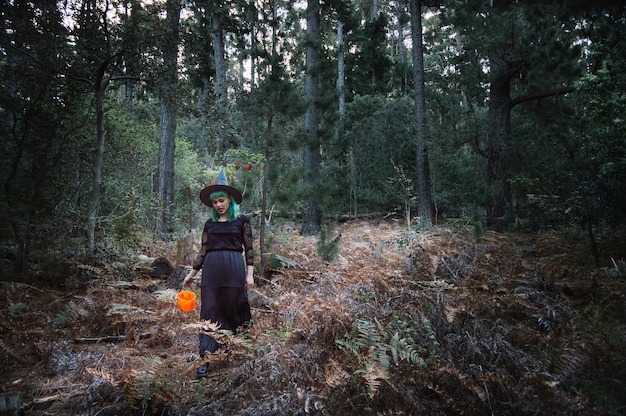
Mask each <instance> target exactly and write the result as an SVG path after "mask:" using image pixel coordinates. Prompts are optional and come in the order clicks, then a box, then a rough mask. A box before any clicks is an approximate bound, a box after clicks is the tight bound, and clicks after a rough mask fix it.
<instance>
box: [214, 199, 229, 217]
mask: <svg viewBox="0 0 626 416" xmlns="http://www.w3.org/2000/svg"><path fill="white" fill-rule="evenodd" d="M211 201H212V202H213V208H215V210H216V211H217V213H218V214H220V216H222V215H225V214H226V213H227V212H228V207H230V198H229V197H227V196H220V197H218V198H214V199H212V200H211Z"/></svg>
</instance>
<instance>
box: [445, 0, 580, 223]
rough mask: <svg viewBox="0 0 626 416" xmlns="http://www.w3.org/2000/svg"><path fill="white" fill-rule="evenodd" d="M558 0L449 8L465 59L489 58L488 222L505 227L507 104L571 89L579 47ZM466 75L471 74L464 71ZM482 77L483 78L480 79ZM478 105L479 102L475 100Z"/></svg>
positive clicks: (509, 196)
mask: <svg viewBox="0 0 626 416" xmlns="http://www.w3.org/2000/svg"><path fill="white" fill-rule="evenodd" d="M564 7H565V6H562V5H560V4H557V3H546V4H543V3H542V4H534V3H532V4H530V3H519V2H493V3H492V6H489V5H487V4H486V3H485V2H480V1H477V0H476V1H472V2H463V4H462V5H461V4H459V5H458V7H456V8H453V9H451V10H449V11H448V13H447V17H448V18H451V21H452V23H453V24H454V25H455V27H457V28H459V29H462V36H461V43H460V44H461V45H463V47H464V48H465V50H464V54H465V56H467V59H470V58H469V57H470V56H471V55H472V54H475V56H474V57H473V58H472V60H471V61H472V62H476V63H479V62H481V61H482V62H485V61H486V62H488V66H487V67H486V69H487V71H488V72H487V74H486V75H487V79H486V81H487V82H488V84H489V98H488V128H487V145H486V149H481V148H480V147H476V149H478V150H481V151H484V155H485V157H486V159H487V172H486V178H487V179H486V180H487V193H488V195H487V198H486V201H485V205H486V216H487V226H488V227H490V228H492V229H494V230H497V231H504V230H505V229H506V227H507V224H508V216H509V213H510V211H511V210H512V208H513V204H514V201H513V192H512V190H511V180H512V173H513V172H512V163H513V160H512V155H513V153H512V152H513V149H512V126H511V110H512V109H513V107H515V106H518V105H520V104H522V103H527V102H530V101H536V100H539V99H545V98H546V97H549V96H556V95H562V94H566V93H568V92H571V91H572V90H573V80H574V79H575V76H576V74H577V69H579V68H580V66H579V62H580V61H579V59H580V47H578V46H576V38H575V36H576V31H575V30H574V29H575V21H574V20H573V19H570V16H569V14H568V12H567V9H565V8H564ZM465 75H470V74H469V73H467V71H466V74H465ZM484 81H485V80H483V82H484ZM477 104H478V105H483V103H477Z"/></svg>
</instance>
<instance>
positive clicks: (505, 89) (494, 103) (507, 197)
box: [487, 59, 517, 232]
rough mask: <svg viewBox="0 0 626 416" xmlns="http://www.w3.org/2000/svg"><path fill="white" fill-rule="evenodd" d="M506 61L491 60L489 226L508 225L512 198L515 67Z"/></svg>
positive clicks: (500, 229) (488, 155) (488, 141)
mask: <svg viewBox="0 0 626 416" xmlns="http://www.w3.org/2000/svg"><path fill="white" fill-rule="evenodd" d="M510 66H511V65H507V63H506V62H502V61H496V60H495V59H491V60H490V64H489V68H490V72H489V82H490V87H489V128H488V138H487V193H488V196H487V226H488V227H489V228H491V229H493V230H495V231H499V232H501V231H504V230H505V228H506V222H505V211H506V207H507V206H508V204H509V203H510V201H511V186H510V183H509V177H508V173H507V166H506V163H507V156H508V151H509V147H510V141H511V99H510V88H511V87H510V80H511V76H512V74H515V73H517V70H516V69H513V68H510Z"/></svg>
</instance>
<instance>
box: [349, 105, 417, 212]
mask: <svg viewBox="0 0 626 416" xmlns="http://www.w3.org/2000/svg"><path fill="white" fill-rule="evenodd" d="M347 110H348V116H347V117H348V118H347V121H346V138H345V140H346V146H348V147H349V148H351V149H352V157H353V164H354V167H355V168H356V172H355V174H354V180H355V184H354V186H355V189H352V190H351V191H352V192H354V193H355V195H356V199H357V203H358V204H359V206H360V209H361V210H364V211H368V210H376V211H380V210H381V209H382V210H393V209H394V208H396V207H398V206H402V207H404V201H405V199H404V198H405V195H404V194H405V193H406V189H405V184H402V187H397V186H393V187H390V186H389V179H390V178H395V177H397V171H398V170H397V169H402V172H404V174H405V175H406V176H407V177H410V176H411V173H412V172H415V145H414V144H413V143H414V136H413V124H414V123H413V117H412V114H413V104H412V101H411V100H410V99H409V98H399V99H393V100H391V99H385V98H383V97H380V96H367V97H356V98H355V100H354V102H352V103H350V104H349V105H348V107H347ZM346 176H347V175H346Z"/></svg>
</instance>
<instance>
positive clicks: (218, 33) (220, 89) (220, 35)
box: [211, 2, 228, 105]
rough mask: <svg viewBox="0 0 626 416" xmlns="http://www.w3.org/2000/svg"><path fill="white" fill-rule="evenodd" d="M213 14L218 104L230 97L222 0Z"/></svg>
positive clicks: (212, 38) (216, 98) (212, 25)
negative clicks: (225, 59) (227, 80)
mask: <svg viewBox="0 0 626 416" xmlns="http://www.w3.org/2000/svg"><path fill="white" fill-rule="evenodd" d="M214 7H215V9H214V11H213V14H212V15H211V27H212V29H213V30H212V31H211V41H212V42H213V57H214V59H215V100H216V102H217V104H218V105H221V104H223V103H225V102H226V100H227V99H228V89H227V86H226V62H225V61H224V57H225V54H226V53H225V50H224V32H223V30H222V2H217V4H216V6H214Z"/></svg>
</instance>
